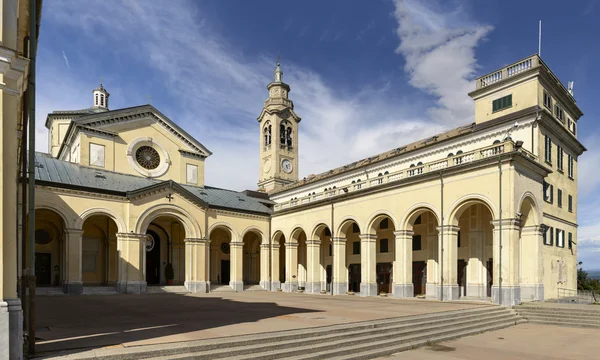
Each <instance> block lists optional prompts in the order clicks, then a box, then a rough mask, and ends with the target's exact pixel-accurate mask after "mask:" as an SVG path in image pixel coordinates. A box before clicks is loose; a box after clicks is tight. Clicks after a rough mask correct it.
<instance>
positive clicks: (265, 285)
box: [258, 280, 271, 291]
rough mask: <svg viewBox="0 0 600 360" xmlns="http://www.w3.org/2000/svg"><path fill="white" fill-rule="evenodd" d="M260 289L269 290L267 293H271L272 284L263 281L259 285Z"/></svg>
mask: <svg viewBox="0 0 600 360" xmlns="http://www.w3.org/2000/svg"><path fill="white" fill-rule="evenodd" d="M258 284H259V285H260V287H262V288H263V289H265V290H267V291H271V286H269V285H271V283H269V281H267V280H261V281H260V282H259V283H258Z"/></svg>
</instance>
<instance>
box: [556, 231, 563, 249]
mask: <svg viewBox="0 0 600 360" xmlns="http://www.w3.org/2000/svg"><path fill="white" fill-rule="evenodd" d="M556 246H558V247H560V248H564V247H565V231H564V230H560V229H556Z"/></svg>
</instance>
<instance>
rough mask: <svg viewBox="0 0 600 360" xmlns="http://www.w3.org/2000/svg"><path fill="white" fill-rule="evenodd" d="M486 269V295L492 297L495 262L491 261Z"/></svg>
mask: <svg viewBox="0 0 600 360" xmlns="http://www.w3.org/2000/svg"><path fill="white" fill-rule="evenodd" d="M485 267H486V270H487V271H486V273H487V282H486V284H487V288H486V295H487V297H492V284H493V282H494V261H493V260H492V259H489V260H488V261H487V263H486V265H485Z"/></svg>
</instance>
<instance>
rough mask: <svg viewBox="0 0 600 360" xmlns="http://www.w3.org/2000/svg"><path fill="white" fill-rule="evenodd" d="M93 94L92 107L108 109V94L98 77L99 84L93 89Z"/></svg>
mask: <svg viewBox="0 0 600 360" xmlns="http://www.w3.org/2000/svg"><path fill="white" fill-rule="evenodd" d="M93 94H94V102H93V104H94V105H93V106H92V107H93V108H96V109H99V110H108V97H109V96H110V94H109V93H108V91H106V89H105V88H104V86H102V79H100V86H98V87H97V88H95V89H94V91H93Z"/></svg>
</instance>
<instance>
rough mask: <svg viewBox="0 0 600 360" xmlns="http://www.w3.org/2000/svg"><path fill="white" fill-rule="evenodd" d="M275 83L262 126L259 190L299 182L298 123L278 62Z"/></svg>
mask: <svg viewBox="0 0 600 360" xmlns="http://www.w3.org/2000/svg"><path fill="white" fill-rule="evenodd" d="M274 74H275V81H273V82H271V83H270V84H269V85H267V89H268V90H269V98H268V99H267V100H265V105H264V107H263V110H262V112H261V113H260V116H259V117H258V123H259V124H260V175H259V181H258V188H259V190H264V191H267V192H269V191H273V190H275V189H278V188H280V187H282V186H284V185H287V184H289V183H292V182H294V181H297V180H298V123H300V120H301V119H300V117H299V116H298V115H296V113H295V112H294V103H293V102H292V101H291V100H290V99H288V94H289V92H290V86H289V85H288V84H286V83H284V82H283V71H281V65H280V63H279V60H277V67H276V68H275V71H274Z"/></svg>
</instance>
